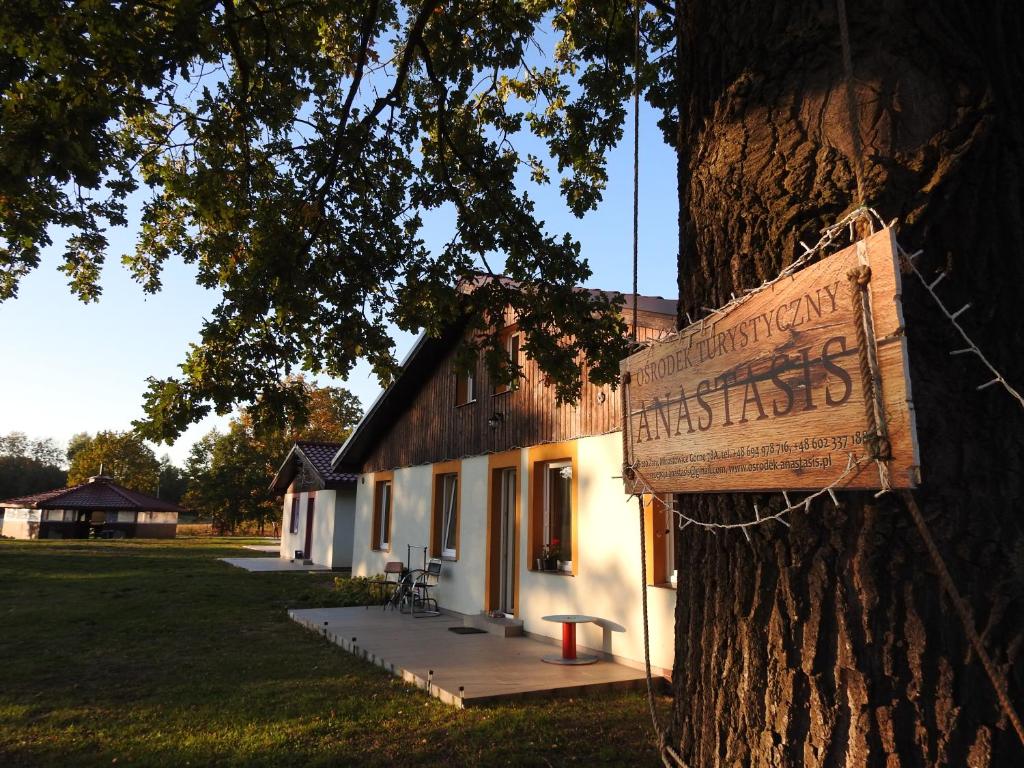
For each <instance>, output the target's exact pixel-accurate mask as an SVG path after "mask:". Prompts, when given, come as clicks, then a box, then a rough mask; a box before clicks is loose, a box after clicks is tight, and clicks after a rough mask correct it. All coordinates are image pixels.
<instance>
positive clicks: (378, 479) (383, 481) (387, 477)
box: [370, 472, 395, 552]
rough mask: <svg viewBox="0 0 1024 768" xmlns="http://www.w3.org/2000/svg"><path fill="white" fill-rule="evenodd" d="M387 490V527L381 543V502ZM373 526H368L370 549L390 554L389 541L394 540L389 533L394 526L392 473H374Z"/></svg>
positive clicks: (393, 477) (393, 484)
mask: <svg viewBox="0 0 1024 768" xmlns="http://www.w3.org/2000/svg"><path fill="white" fill-rule="evenodd" d="M385 488H387V501H388V516H387V517H388V521H387V522H388V525H387V541H386V542H384V541H382V534H383V533H384V531H383V528H382V525H381V523H382V520H381V518H382V517H383V514H382V513H383V510H382V508H381V501H382V499H383V498H384V492H385ZM372 514H373V524H372V525H371V526H370V549H372V550H373V551H375V552H390V551H391V543H392V542H391V540H392V539H393V538H394V537H393V536H392V535H391V533H392V531H393V529H394V526H395V475H394V473H393V472H375V473H374V475H373V513H372Z"/></svg>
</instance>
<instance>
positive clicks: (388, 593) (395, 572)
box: [367, 560, 405, 608]
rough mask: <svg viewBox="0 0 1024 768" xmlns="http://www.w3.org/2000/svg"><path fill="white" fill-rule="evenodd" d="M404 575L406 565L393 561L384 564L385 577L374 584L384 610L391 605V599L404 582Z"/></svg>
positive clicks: (399, 561)
mask: <svg viewBox="0 0 1024 768" xmlns="http://www.w3.org/2000/svg"><path fill="white" fill-rule="evenodd" d="M403 573H405V565H403V563H402V561H401V560H392V561H390V562H388V563H385V564H384V577H383V578H380V579H377V580H375V581H374V582H373V585H374V587H375V588H376V589H377V590H379V591H378V595H379V599H380V603H381V605H382V606H383V607H384V608H387V607H388V606H389V605H390V604H391V602H392V599H391V598H392V597H393V596H394V594H395V592H396V591H397V590H398V587H399V585H400V584H401V582H402V574H403ZM367 607H369V606H367Z"/></svg>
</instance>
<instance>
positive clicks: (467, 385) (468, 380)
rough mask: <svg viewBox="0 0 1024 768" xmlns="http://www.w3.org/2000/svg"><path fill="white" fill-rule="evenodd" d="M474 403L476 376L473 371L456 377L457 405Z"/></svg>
mask: <svg viewBox="0 0 1024 768" xmlns="http://www.w3.org/2000/svg"><path fill="white" fill-rule="evenodd" d="M473 402H476V375H475V373H474V372H473V371H466V372H465V373H460V374H458V375H457V376H456V377H455V405H467V404H468V403H473Z"/></svg>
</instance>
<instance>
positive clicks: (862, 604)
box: [670, 0, 1024, 768]
mask: <svg viewBox="0 0 1024 768" xmlns="http://www.w3.org/2000/svg"><path fill="white" fill-rule="evenodd" d="M680 5H681V6H682V7H683V13H684V18H683V22H684V23H683V27H682V36H683V41H682V43H683V51H684V53H683V57H684V58H683V61H682V66H681V71H682V72H683V73H685V78H684V80H683V82H682V84H681V88H680V99H681V104H682V107H683V108H682V110H681V114H682V123H683V127H682V131H681V133H680V136H681V138H682V141H681V150H680V154H681V156H680V172H679V176H680V190H679V193H680V209H681V214H680V225H681V226H680V257H679V272H680V277H679V290H680V297H681V301H680V318H682V319H684V318H685V313H686V312H689V313H690V314H691V315H693V316H694V317H697V316H698V315H699V314H700V312H699V308H700V307H701V306H704V305H706V306H717V305H721V304H723V303H724V302H725V301H727V300H728V299H729V296H730V293H731V292H734V291H735V292H736V293H739V292H740V291H741V290H742V289H744V288H749V287H752V286H754V285H757V284H759V283H761V282H762V281H763V280H765V279H767V278H770V277H772V276H774V275H775V274H776V273H777V271H778V270H779V268H780V267H781V266H783V265H784V264H786V263H788V262H789V261H791V260H792V259H793V258H794V256H795V255H797V254H798V252H799V250H800V249H799V241H800V240H803V241H805V242H808V243H813V242H815V241H816V240H817V238H818V230H819V229H820V227H822V226H824V225H826V224H829V223H832V222H834V221H835V220H836V219H837V218H839V216H840V215H841V214H842V213H843V212H844V211H847V210H849V209H851V208H852V207H854V206H855V204H856V199H855V197H856V192H855V190H856V185H855V180H854V175H853V164H852V157H853V142H852V140H851V132H850V130H849V123H848V116H847V109H846V102H845V92H844V90H843V88H844V86H843V68H842V58H841V53H840V42H839V41H840V38H839V22H838V17H837V13H836V8H835V5H834V2H833V0H824V1H823V2H822V3H820V4H819V3H814V2H799V1H797V0H791V1H789V2H787V1H786V0H777V1H776V2H769V0H718V1H716V2H710V1H709V0H692V1H691V2H687V3H680ZM983 5H984V6H986V7H982V6H983ZM988 5H989V4H982V3H978V4H974V3H966V2H964V3H958V2H952V1H951V0H932V1H931V2H927V3H926V2H913V1H905V0H892V1H891V2H887V3H881V2H868V3H856V2H852V1H851V2H849V3H848V6H849V7H848V13H849V25H850V37H851V41H852V50H853V66H854V71H855V88H856V100H857V103H858V105H859V106H858V115H857V120H858V123H859V131H860V133H861V136H862V137H863V143H864V152H865V169H866V173H865V177H866V178H865V180H864V183H865V190H866V196H867V198H868V199H867V202H868V203H869V204H870V205H871V206H872V207H874V208H875V209H877V210H878V211H879V213H880V214H881V215H882V216H883V217H885V218H887V219H892V218H896V217H898V218H899V221H900V230H899V239H900V241H901V243H902V244H903V245H904V246H905V247H907V248H908V249H909V250H917V249H919V248H922V249H924V256H922V258H921V259H920V260H919V262H918V263H919V266H920V267H921V268H922V271H923V272H924V273H925V275H926V276H929V275H935V274H937V273H938V272H939V271H941V270H942V269H948V270H950V272H949V276H948V277H947V278H946V280H945V282H944V283H943V284H942V287H941V289H940V293H941V294H942V295H943V296H944V297H945V298H946V299H947V300H948V303H949V306H950V307H952V308H954V309H956V308H959V307H961V306H962V305H963V304H965V303H967V302H968V301H970V302H972V309H971V310H970V311H969V313H968V314H967V315H965V316H964V318H963V320H964V322H965V325H966V327H967V329H968V332H969V333H971V334H972V336H973V337H974V338H975V341H976V342H978V344H979V345H980V346H981V347H982V349H983V351H985V352H986V354H987V355H988V357H989V359H990V360H991V361H992V362H993V363H994V364H995V365H996V367H997V368H999V369H1000V371H1002V373H1003V374H1004V375H1005V376H1006V377H1007V379H1008V380H1009V381H1010V382H1011V383H1015V384H1017V385H1024V356H1022V355H1021V354H1020V351H1021V350H1022V349H1024V343H1022V342H1024V322H1022V319H1021V317H1022V316H1021V312H1020V308H1021V307H1022V306H1024V289H1022V287H1021V286H1022V281H1024V260H1022V258H1021V255H1022V253H1024V242H1022V240H1024V226H1022V191H1024V190H1022V181H1021V171H1022V164H1024V158H1022V156H1021V153H1022V151H1024V150H1022V146H1024V144H1022V140H1024V130H1022V120H1021V105H1020V91H1019V85H1020V83H1021V82H1024V78H1022V75H1024V72H1022V69H1024V67H1022V53H1021V45H1020V41H1021V40H1022V39H1024V35H1022V31H1024V30H1022V23H1021V21H1022V14H1021V8H1020V4H1018V3H1005V4H995V3H993V4H991V5H992V6H993V7H987V6H988ZM903 294H904V305H905V316H906V322H907V334H908V337H909V348H910V364H911V380H912V385H913V396H914V402H915V404H916V407H917V427H918V435H919V439H920V444H921V456H922V474H923V484H922V486H921V488H920V489H919V490H918V491H917V492H916V496H917V499H918V501H919V504H920V506H921V508H922V510H923V512H924V515H925V517H926V519H927V520H928V522H929V525H930V528H931V531H932V534H933V536H934V537H935V539H936V542H937V544H938V547H939V550H940V551H941V553H942V555H943V557H944V558H945V560H946V562H947V564H948V566H949V569H950V571H951V573H952V576H953V579H954V581H955V582H956V584H957V585H958V587H959V589H960V592H961V594H962V595H963V596H964V598H965V600H966V601H967V603H968V604H969V605H970V606H971V608H972V610H973V612H974V618H975V624H976V626H977V628H978V631H979V632H980V633H981V634H982V636H983V638H984V641H985V643H986V646H987V648H988V650H989V652H990V654H991V655H992V657H993V659H994V661H995V663H996V665H997V666H998V667H999V668H1000V669H1001V670H1002V671H1003V672H1004V673H1005V674H1006V676H1007V678H1008V680H1009V694H1010V698H1011V700H1012V701H1014V702H1015V703H1016V704H1017V706H1018V708H1020V707H1021V705H1022V704H1024V701H1022V691H1024V675H1022V673H1021V668H1020V665H1019V664H1017V663H1016V662H1017V661H1018V656H1019V653H1020V649H1021V642H1022V636H1024V633H1022V631H1021V630H1022V624H1024V621H1022V615H1024V614H1022V608H1024V603H1022V600H1024V540H1022V535H1021V527H1022V524H1021V518H1020V516H1019V514H1018V512H1017V511H1016V509H1015V507H1018V506H1019V502H1020V500H1021V499H1022V498H1024V479H1022V478H1024V456H1022V454H1024V447H1022V443H1024V441H1022V439H1021V437H1020V436H1021V434H1022V432H1024V410H1022V409H1021V408H1020V406H1019V405H1018V404H1017V402H1016V401H1015V400H1013V399H1012V398H1011V397H1010V396H1009V395H1008V394H1007V392H1005V391H1004V390H1003V389H1002V388H1000V387H998V386H996V387H990V388H987V389H985V390H982V391H977V390H976V387H977V386H978V385H979V384H982V383H984V382H985V381H987V380H988V379H989V378H991V377H990V376H988V375H987V372H986V371H985V370H984V369H983V368H982V366H981V365H980V363H979V362H978V361H977V360H974V359H971V358H970V357H969V356H962V357H950V355H949V352H950V350H952V349H956V348H960V347H962V346H963V344H962V343H961V342H959V341H958V338H957V337H956V336H955V332H954V331H953V329H952V327H951V326H950V324H949V322H948V321H947V320H946V319H945V318H944V317H943V316H942V315H941V314H940V313H939V312H938V311H937V309H936V308H935V306H934V305H933V304H932V303H931V300H930V298H928V297H927V296H926V294H925V292H924V290H923V288H922V287H921V286H920V284H918V283H917V281H916V279H915V278H913V277H906V278H905V279H904V291H903ZM681 322H682V320H681ZM755 498H758V497H755V496H750V495H748V496H723V495H716V496H711V495H704V496H700V495H691V496H682V497H680V503H681V504H682V505H684V507H685V508H686V509H687V510H688V511H689V514H691V515H692V516H693V517H697V518H702V519H726V520H733V519H739V518H744V519H750V518H752V517H753V512H752V502H753V500H754V499H755ZM775 498H776V499H777V498H778V497H777V496H776V497H775ZM840 500H841V506H840V508H838V509H836V508H835V507H834V506H833V505H832V503H831V502H826V503H817V504H814V505H813V506H812V508H811V510H810V513H809V514H803V513H801V514H796V515H793V516H792V518H791V524H792V528H791V529H786V528H784V527H782V526H779V525H777V524H770V525H766V526H761V527H760V528H758V529H756V531H755V532H754V533H752V539H753V541H752V543H747V541H746V540H745V539H744V537H743V535H742V534H740V533H738V532H737V533H726V534H723V533H719V534H718V535H717V536H715V535H712V534H710V533H708V532H705V531H703V530H700V529H697V528H695V527H693V526H691V527H689V528H687V529H686V530H685V531H681V532H680V531H677V533H676V535H677V547H676V551H677V553H678V554H677V558H678V560H677V563H676V565H677V567H678V568H679V586H678V602H677V608H676V664H675V675H674V680H673V689H674V694H675V707H674V712H673V720H672V731H671V734H670V736H671V741H672V743H674V744H677V745H678V746H679V749H680V753H681V755H682V756H683V758H684V759H686V760H687V761H688V763H689V764H690V765H691V766H693V767H694V768H705V767H706V766H746V765H752V766H791V765H792V766H798V765H807V766H819V765H820V766H865V765H866V766H888V767H893V766H940V765H941V766H965V765H969V766H977V767H979V768H981V767H984V766H997V765H998V766H1009V765H1015V766H1016V765H1024V750H1022V748H1021V745H1020V743H1019V741H1018V738H1017V735H1016V734H1015V732H1014V731H1013V729H1012V728H1011V727H1010V725H1009V723H1008V721H1007V720H1006V718H1005V717H1003V716H1002V714H1001V711H1000V708H999V705H998V702H997V699H996V696H995V694H994V692H993V689H992V686H991V684H990V682H989V680H988V678H987V677H986V674H985V671H984V669H983V668H982V666H981V664H980V663H979V662H978V659H977V658H976V656H975V655H974V654H973V653H972V652H971V649H970V646H969V644H968V641H967V637H966V636H965V633H964V630H963V627H962V625H961V623H960V621H959V620H958V618H957V617H956V614H955V613H954V612H953V611H952V609H951V605H950V602H949V600H948V598H947V597H946V596H945V595H944V594H943V591H942V587H941V584H940V582H939V580H938V578H937V574H936V571H935V569H934V568H933V566H932V563H931V561H930V559H929V557H928V555H927V553H926V551H925V549H924V547H923V545H922V541H921V538H920V536H919V535H918V532H917V530H916V529H915V528H914V526H913V524H912V522H911V520H910V517H909V516H908V514H907V512H906V510H905V508H904V506H903V505H902V503H901V502H900V500H899V498H898V497H897V496H895V495H889V496H886V497H883V498H882V499H879V500H875V499H874V498H873V496H872V495H871V494H864V493H844V494H840ZM767 501H768V497H761V498H760V503H761V505H762V506H764V505H765V504H766V503H767Z"/></svg>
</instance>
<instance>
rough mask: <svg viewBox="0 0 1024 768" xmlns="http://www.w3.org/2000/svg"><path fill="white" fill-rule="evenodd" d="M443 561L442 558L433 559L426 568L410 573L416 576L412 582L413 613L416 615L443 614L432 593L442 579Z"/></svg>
mask: <svg viewBox="0 0 1024 768" xmlns="http://www.w3.org/2000/svg"><path fill="white" fill-rule="evenodd" d="M441 562H442V561H441V560H438V559H433V560H431V561H430V562H429V563H427V567H426V569H425V570H421V571H414V572H413V573H412V574H410V575H412V576H413V577H414V578H413V582H412V613H413V614H414V615H415V616H416V617H420V616H439V615H440V614H441V612H440V611H439V610H438V609H437V598H435V597H433V596H431V594H430V591H431V590H432V589H433V588H434V587H436V586H437V584H438V582H439V581H440V580H441ZM431 606H433V608H431Z"/></svg>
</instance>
